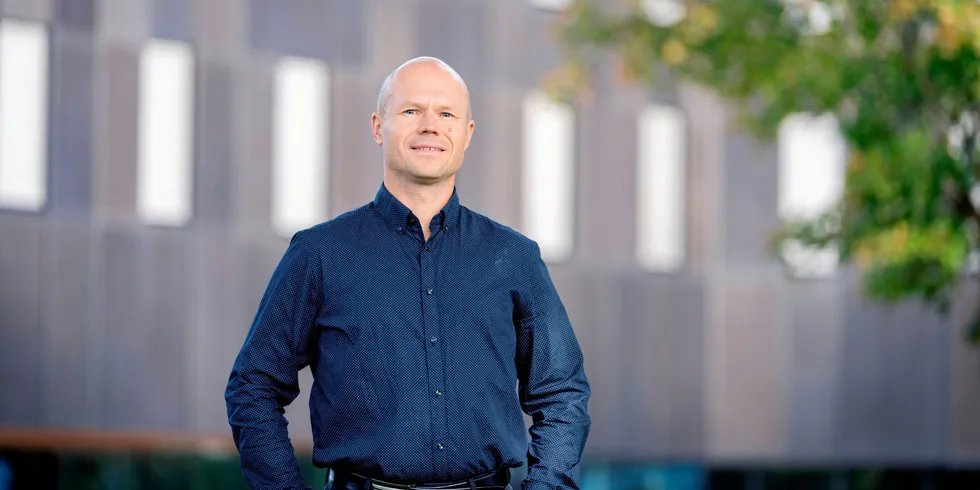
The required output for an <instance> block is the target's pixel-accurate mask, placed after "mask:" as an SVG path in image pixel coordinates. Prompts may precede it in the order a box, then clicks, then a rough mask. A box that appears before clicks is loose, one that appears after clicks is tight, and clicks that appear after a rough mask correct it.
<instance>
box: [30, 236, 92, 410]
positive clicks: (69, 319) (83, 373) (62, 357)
mask: <svg viewBox="0 0 980 490" xmlns="http://www.w3.org/2000/svg"><path fill="white" fill-rule="evenodd" d="M91 234H92V231H91V230H90V228H89V224H88V222H87V221H85V220H77V221H49V222H48V223H46V226H45V228H44V233H43V236H42V243H41V254H42V255H43V257H44V260H43V261H42V263H41V271H40V274H41V275H40V278H41V297H43V298H45V301H44V306H43V309H42V311H41V323H42V328H41V332H43V338H44V342H43V350H42V354H41V356H40V361H41V362H42V363H43V365H44V379H43V383H42V384H41V385H40V386H39V388H40V389H41V393H42V396H43V403H42V407H41V408H42V409H43V411H42V413H41V417H42V418H43V421H44V424H46V425H48V426H53V427H83V426H89V425H90V424H92V423H93V421H94V420H95V419H96V416H95V414H92V413H89V412H88V408H89V405H88V404H87V403H86V400H87V398H88V396H89V395H88V391H89V390H90V389H91V380H92V379H93V375H94V374H95V373H92V372H91V371H90V369H89V364H88V361H89V355H90V354H91V353H90V352H89V349H88V336H89V335H90V331H89V320H90V318H91V316H90V311H89V309H90V307H91V302H90V301H89V299H90V298H89V289H90V288H89V285H90V284H91V282H90V281H91V279H92V268H91V263H90V261H89V255H90V253H91V247H90V243H91Z"/></svg>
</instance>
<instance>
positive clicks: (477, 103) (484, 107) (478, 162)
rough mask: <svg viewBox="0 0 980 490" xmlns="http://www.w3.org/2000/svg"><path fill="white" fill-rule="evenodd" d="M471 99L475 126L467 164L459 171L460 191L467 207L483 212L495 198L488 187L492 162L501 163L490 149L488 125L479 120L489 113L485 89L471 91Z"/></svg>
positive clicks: (458, 183) (467, 151)
mask: <svg viewBox="0 0 980 490" xmlns="http://www.w3.org/2000/svg"><path fill="white" fill-rule="evenodd" d="M470 99H471V101H470V104H471V106H472V110H473V114H474V123H475V126H474V129H473V137H472V138H471V140H470V146H469V149H467V150H466V158H465V160H464V161H463V166H462V167H460V169H459V172H458V173H457V174H456V189H457V190H458V191H459V194H460V202H461V203H462V204H463V205H464V206H467V207H469V208H470V209H473V210H476V211H477V212H479V211H480V210H481V209H484V208H486V207H487V206H488V205H486V204H485V203H486V202H487V201H488V200H489V199H491V196H489V194H490V193H491V192H492V190H491V189H490V188H489V186H487V178H486V173H487V169H488V168H489V167H490V166H491V165H495V164H497V162H495V160H496V156H495V153H496V152H491V151H489V150H490V148H489V147H488V141H487V138H486V137H487V133H486V129H487V125H485V124H483V123H482V122H481V121H477V120H476V119H475V118H476V115H477V114H479V115H480V116H482V117H483V118H486V117H487V116H488V115H489V114H488V113H489V111H490V104H489V102H488V97H487V96H486V94H485V93H484V92H482V91H480V92H475V93H474V92H471V94H470Z"/></svg>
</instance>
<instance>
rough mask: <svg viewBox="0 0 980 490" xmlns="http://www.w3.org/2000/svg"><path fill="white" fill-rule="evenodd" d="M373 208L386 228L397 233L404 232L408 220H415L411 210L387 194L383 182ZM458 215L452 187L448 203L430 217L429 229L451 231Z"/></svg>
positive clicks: (457, 205) (458, 211)
mask: <svg viewBox="0 0 980 490" xmlns="http://www.w3.org/2000/svg"><path fill="white" fill-rule="evenodd" d="M374 207H375V209H377V210H378V213H379V214H381V218H382V219H384V221H385V223H386V224H387V225H388V227H389V228H391V229H393V230H395V231H397V232H399V233H401V232H403V231H404V230H405V226H406V225H408V224H409V220H410V219H417V218H416V216H415V215H414V214H413V213H412V210H411V209H408V207H407V206H405V205H404V204H402V203H401V201H399V200H398V199H397V198H396V197H395V196H394V195H393V194H392V193H391V192H389V191H388V188H387V187H385V185H384V183H383V182H382V184H381V188H380V189H378V193H377V194H376V195H375V196H374ZM459 215H460V209H459V192H458V191H457V190H456V187H455V186H454V187H453V195H452V196H451V197H450V198H449V202H447V203H446V205H445V206H443V208H442V210H440V211H439V212H438V213H436V215H435V216H433V217H432V221H431V222H430V223H429V228H430V229H433V230H435V229H438V228H439V227H445V228H446V229H453V228H455V227H456V225H457V224H459Z"/></svg>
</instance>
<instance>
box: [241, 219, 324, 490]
mask: <svg viewBox="0 0 980 490" xmlns="http://www.w3.org/2000/svg"><path fill="white" fill-rule="evenodd" d="M319 281H320V277H319V267H318V266H315V265H314V264H313V261H311V260H310V259H309V257H308V253H307V250H306V243H305V241H304V240H303V236H302V232H300V233H297V234H296V235H294V236H293V238H292V240H291V241H290V243H289V247H288V248H287V249H286V252H285V253H284V254H283V257H282V259H281V260H280V262H279V265H278V266H277V267H276V269H275V271H274V272H273V274H272V278H271V280H270V281H269V284H268V286H267V287H266V290H265V293H264V294H263V296H262V300H261V301H260V303H259V308H258V312H257V313H256V315H255V318H254V320H253V321H252V325H251V328H250V329H249V332H248V336H247V337H246V338H245V344H244V346H243V347H242V349H241V351H240V352H239V354H238V357H237V359H236V360H235V364H234V367H233V368H232V371H231V376H230V377H229V379H228V386H227V388H226V390H225V401H226V404H227V408H228V422H229V424H230V425H231V429H232V435H233V436H234V438H235V445H236V446H237V447H238V452H239V455H240V456H241V467H242V474H243V475H244V476H245V479H246V481H247V482H248V484H249V486H250V487H251V488H253V489H266V488H268V489H276V490H282V489H305V488H307V487H306V486H305V482H304V479H303V474H302V472H301V471H300V469H299V463H298V461H297V460H296V455H295V453H294V452H293V446H292V443H291V442H290V440H289V435H288V434H287V430H286V425H287V421H286V418H285V417H284V416H283V413H284V410H283V407H285V406H286V405H289V404H290V403H291V402H292V401H293V400H294V399H295V398H296V396H297V395H299V381H298V371H299V370H300V369H302V368H303V367H305V366H306V365H308V364H309V363H310V360H311V356H312V355H314V354H315V349H311V348H310V346H309V339H310V330H311V327H312V324H313V320H314V319H315V318H316V314H317V310H318V309H319V304H320V303H319V301H320V294H319V291H320V282H319Z"/></svg>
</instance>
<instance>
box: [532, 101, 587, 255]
mask: <svg viewBox="0 0 980 490" xmlns="http://www.w3.org/2000/svg"><path fill="white" fill-rule="evenodd" d="M574 131H575V117H574V114H573V112H572V108H571V107H568V106H566V105H562V104H557V103H554V102H552V101H551V100H550V99H548V98H547V96H545V95H544V94H541V93H537V92H535V93H533V94H531V95H529V96H528V97H527V98H526V99H525V100H524V134H523V138H524V140H523V179H522V182H523V189H522V196H523V201H522V224H523V225H522V226H523V229H524V232H525V234H527V236H528V237H530V238H531V239H533V240H535V241H536V242H537V243H538V245H539V246H540V247H541V256H542V258H544V260H546V261H552V262H557V261H561V260H565V259H567V258H568V257H570V256H571V254H572V245H573V242H574V220H573V218H574V213H573V211H574V208H575V203H574V194H575V193H574V187H575V178H574V173H575V172H574V168H573V161H574V160H573V158H574Z"/></svg>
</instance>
